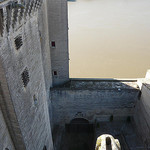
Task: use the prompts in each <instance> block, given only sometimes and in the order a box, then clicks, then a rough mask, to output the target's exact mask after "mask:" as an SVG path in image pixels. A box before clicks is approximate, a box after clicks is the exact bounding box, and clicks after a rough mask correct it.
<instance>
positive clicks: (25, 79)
mask: <svg viewBox="0 0 150 150" xmlns="http://www.w3.org/2000/svg"><path fill="white" fill-rule="evenodd" d="M21 76H22V81H23V85H24V87H26V86H27V84H28V83H29V81H30V80H29V72H28V69H27V68H25V70H24V71H23V73H22V74H21Z"/></svg>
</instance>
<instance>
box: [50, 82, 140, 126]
mask: <svg viewBox="0 0 150 150" xmlns="http://www.w3.org/2000/svg"><path fill="white" fill-rule="evenodd" d="M85 80H86V79H85ZM85 80H81V81H71V83H69V86H68V87H67V86H65V85H64V86H62V87H61V88H52V89H51V97H52V107H53V114H54V117H53V118H55V119H54V123H55V124H57V125H58V124H59V125H64V124H65V123H69V122H70V121H71V120H72V119H73V118H75V117H77V116H78V114H82V116H81V117H84V118H86V119H88V120H89V121H91V122H94V121H95V120H97V121H103V120H105V121H106V120H109V117H110V116H111V115H113V116H114V119H116V120H117V119H118V120H120V119H126V118H127V116H133V112H134V107H135V102H136V100H137V99H138V94H139V89H138V88H137V84H136V82H128V81H127V82H120V81H117V82H116V81H94V80H91V81H85ZM79 117H80V116H79Z"/></svg>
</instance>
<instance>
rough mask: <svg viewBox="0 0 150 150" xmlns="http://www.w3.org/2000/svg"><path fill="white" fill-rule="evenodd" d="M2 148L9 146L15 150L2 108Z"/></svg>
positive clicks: (0, 120)
mask: <svg viewBox="0 0 150 150" xmlns="http://www.w3.org/2000/svg"><path fill="white" fill-rule="evenodd" d="M0 132H1V134H0V141H1V142H0V148H1V149H2V150H3V149H4V148H8V149H11V150H15V148H14V145H13V142H12V140H11V137H10V135H9V131H8V129H7V125H6V123H5V120H4V117H3V114H2V111H1V109H0Z"/></svg>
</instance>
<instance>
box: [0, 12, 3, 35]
mask: <svg viewBox="0 0 150 150" xmlns="http://www.w3.org/2000/svg"><path fill="white" fill-rule="evenodd" d="M3 21H4V20H3V10H2V9H0V35H1V36H2V35H3V29H4V22H3Z"/></svg>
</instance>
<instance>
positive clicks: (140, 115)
mask: <svg viewBox="0 0 150 150" xmlns="http://www.w3.org/2000/svg"><path fill="white" fill-rule="evenodd" d="M145 81H146V82H144V83H143V84H142V86H141V94H140V95H141V96H140V99H139V101H137V104H136V108H135V113H134V120H135V123H136V127H137V130H138V132H139V134H140V135H141V138H142V140H143V141H144V144H145V147H146V148H147V149H150V136H149V135H150V82H149V81H150V80H145Z"/></svg>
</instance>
